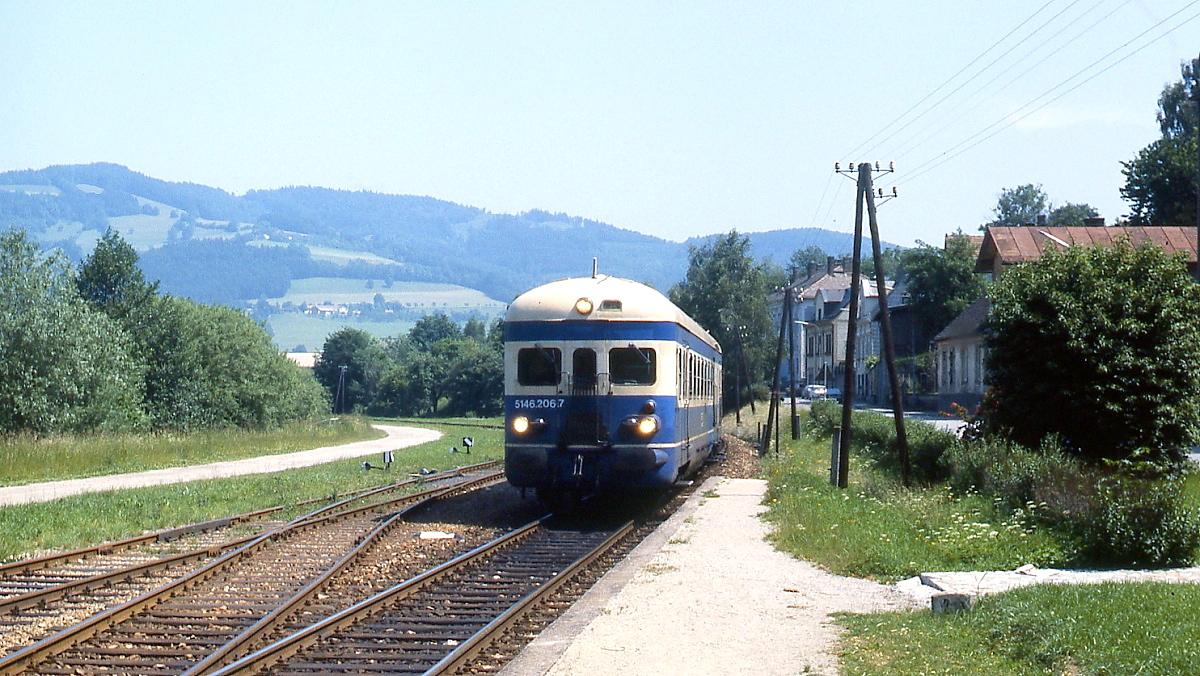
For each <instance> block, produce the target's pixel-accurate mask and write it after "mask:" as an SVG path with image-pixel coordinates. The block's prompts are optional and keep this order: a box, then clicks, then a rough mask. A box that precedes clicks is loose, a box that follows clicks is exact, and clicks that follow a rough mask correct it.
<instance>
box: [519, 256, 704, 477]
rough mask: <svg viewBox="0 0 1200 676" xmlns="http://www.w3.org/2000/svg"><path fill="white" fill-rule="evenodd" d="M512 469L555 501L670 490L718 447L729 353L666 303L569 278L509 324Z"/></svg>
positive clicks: (599, 281) (540, 293) (605, 283)
mask: <svg viewBox="0 0 1200 676" xmlns="http://www.w3.org/2000/svg"><path fill="white" fill-rule="evenodd" d="M504 371H505V374H504V394H505V397H504V399H505V415H506V418H505V419H506V423H507V425H506V431H505V454H504V459H505V470H506V472H507V474H508V481H509V483H511V484H512V485H514V486H517V487H520V488H535V489H537V491H538V494H539V495H541V496H542V497H545V498H549V499H558V498H560V497H563V496H564V495H570V496H582V495H587V494H591V493H594V492H599V491H605V490H610V489H618V488H646V487H661V486H668V485H670V484H671V483H673V482H675V481H676V480H678V479H681V478H683V477H686V476H687V475H689V474H691V473H692V472H694V471H695V470H697V469H698V468H699V467H700V465H701V464H702V463H703V462H704V459H705V457H706V456H707V455H708V453H709V451H710V450H711V449H712V448H713V447H714V446H715V445H716V444H718V443H720V429H719V425H720V421H721V407H720V399H721V386H720V383H721V348H720V345H718V344H717V341H716V340H715V339H713V337H712V336H711V335H709V333H708V332H707V331H705V330H704V329H703V328H701V327H700V325H699V324H697V323H696V322H695V321H694V320H693V319H692V318H691V317H689V316H687V315H686V314H684V312H683V311H682V310H680V309H679V308H678V307H676V306H675V305H674V304H673V303H671V301H669V300H667V298H666V297H665V296H663V295H662V294H661V293H659V292H657V291H655V290H654V289H651V288H649V287H647V286H644V285H642V284H638V283H636V282H631V281H628V280H625V279H618V278H615V277H608V276H593V277H583V278H575V279H564V280H560V281H557V282H553V283H550V284H546V285H544V286H540V287H538V288H535V289H533V290H531V291H529V292H527V293H525V294H523V295H521V296H520V297H518V298H517V299H516V300H515V301H513V303H512V304H511V305H510V306H509V309H508V313H507V314H506V316H505V322H504Z"/></svg>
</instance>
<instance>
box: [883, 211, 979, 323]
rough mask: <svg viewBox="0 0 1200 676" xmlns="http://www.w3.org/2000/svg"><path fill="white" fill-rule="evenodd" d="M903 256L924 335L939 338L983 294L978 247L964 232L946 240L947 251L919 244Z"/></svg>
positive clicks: (908, 282)
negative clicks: (937, 336) (940, 333)
mask: <svg viewBox="0 0 1200 676" xmlns="http://www.w3.org/2000/svg"><path fill="white" fill-rule="evenodd" d="M918 244H919V245H920V246H919V247H917V248H915V249H908V250H906V251H904V252H903V254H902V265H903V267H904V271H905V273H904V274H905V282H906V283H907V288H908V293H909V296H910V297H911V299H912V300H911V304H912V308H913V309H912V311H913V314H914V315H915V318H916V322H917V325H918V327H919V329H920V331H921V334H922V335H924V336H926V337H928V338H932V337H933V336H935V335H937V333H938V331H941V330H942V329H944V328H945V327H946V325H947V324H949V323H950V322H951V320H953V319H954V318H955V317H957V316H958V314H959V313H960V312H962V311H963V310H965V309H966V308H967V306H968V305H970V304H971V303H973V302H975V300H976V299H978V298H979V297H980V296H981V295H983V292H984V281H983V278H982V277H981V276H980V275H977V274H975V248H974V246H972V245H971V239H970V237H968V236H967V235H964V234H963V232H962V231H961V230H959V231H958V232H957V233H956V234H954V235H950V236H948V237H946V245H945V247H944V248H940V249H939V248H937V247H933V246H930V245H928V244H925V243H924V242H918Z"/></svg>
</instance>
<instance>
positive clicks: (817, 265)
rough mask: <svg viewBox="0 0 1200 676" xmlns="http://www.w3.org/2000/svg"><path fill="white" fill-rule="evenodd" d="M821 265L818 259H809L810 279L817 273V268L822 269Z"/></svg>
mask: <svg viewBox="0 0 1200 676" xmlns="http://www.w3.org/2000/svg"><path fill="white" fill-rule="evenodd" d="M820 267H821V264H820V263H818V262H816V261H809V262H808V279H812V276H813V275H815V274H817V270H818V269H820Z"/></svg>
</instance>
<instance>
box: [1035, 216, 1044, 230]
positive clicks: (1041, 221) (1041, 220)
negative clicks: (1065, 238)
mask: <svg viewBox="0 0 1200 676" xmlns="http://www.w3.org/2000/svg"><path fill="white" fill-rule="evenodd" d="M1037 224H1038V227H1040V228H1044V227H1046V214H1038V215H1037Z"/></svg>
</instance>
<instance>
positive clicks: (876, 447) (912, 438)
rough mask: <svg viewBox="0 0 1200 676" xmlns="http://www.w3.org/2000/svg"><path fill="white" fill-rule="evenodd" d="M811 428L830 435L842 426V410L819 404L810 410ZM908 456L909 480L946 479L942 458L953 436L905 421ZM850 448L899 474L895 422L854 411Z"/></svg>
mask: <svg viewBox="0 0 1200 676" xmlns="http://www.w3.org/2000/svg"><path fill="white" fill-rule="evenodd" d="M811 419H812V426H813V428H814V429H816V430H818V431H819V432H820V433H822V434H832V433H833V428H834V427H836V426H839V425H841V423H842V407H841V405H840V404H837V403H835V402H833V401H829V400H825V401H818V402H815V403H814V404H813V405H812V409H811ZM905 434H906V436H907V437H908V457H909V461H910V465H911V467H912V477H913V478H914V479H916V480H918V481H925V482H933V481H941V480H943V479H945V478H946V475H947V469H946V467H945V466H944V464H943V460H942V456H943V454H944V453H945V452H946V450H947V449H949V448H950V446H951V445H952V444H953V443H954V439H955V438H954V434H952V433H950V432H947V431H945V430H940V429H938V428H936V427H934V426H933V425H930V424H928V423H923V422H919V421H918V422H914V421H907V422H906V423H905ZM850 445H851V448H853V449H855V450H857V451H859V452H861V453H863V454H864V455H866V456H867V457H869V458H870V459H871V461H872V462H873V463H874V464H875V466H876V467H879V468H881V469H884V470H887V471H890V472H893V473H899V471H900V451H899V446H898V445H897V443H896V423H895V422H894V421H893V420H892V419H891V418H890V417H889V416H885V415H880V414H878V413H871V412H869V411H854V412H853V414H852V415H851V417H850Z"/></svg>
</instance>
